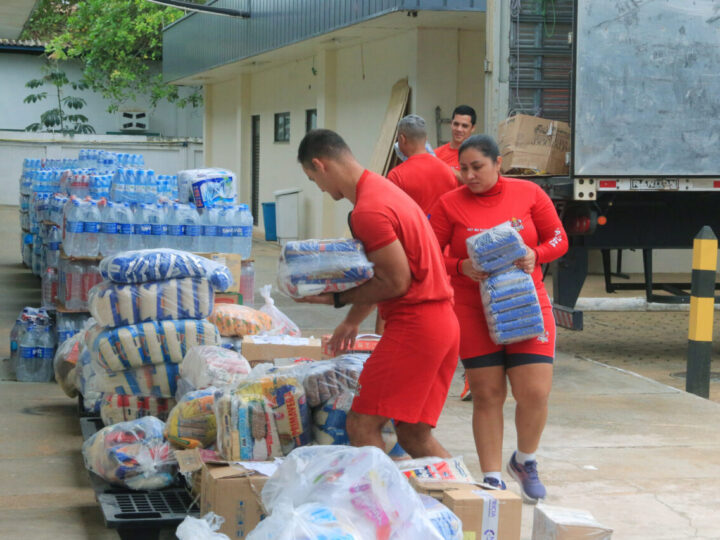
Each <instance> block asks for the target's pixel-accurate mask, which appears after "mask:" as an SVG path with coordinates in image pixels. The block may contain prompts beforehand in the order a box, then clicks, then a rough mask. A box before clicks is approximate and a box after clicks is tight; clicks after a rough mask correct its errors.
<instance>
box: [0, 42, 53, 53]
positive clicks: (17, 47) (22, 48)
mask: <svg viewBox="0 0 720 540" xmlns="http://www.w3.org/2000/svg"><path fill="white" fill-rule="evenodd" d="M45 45H46V44H45V43H44V42H41V41H35V40H34V39H0V52H13V53H25V54H42V53H44V52H45Z"/></svg>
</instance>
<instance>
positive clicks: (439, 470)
mask: <svg viewBox="0 0 720 540" xmlns="http://www.w3.org/2000/svg"><path fill="white" fill-rule="evenodd" d="M397 466H398V468H399V469H400V471H401V472H402V474H404V475H405V476H406V477H408V478H420V479H422V480H452V481H454V482H475V479H474V478H473V477H472V474H470V470H469V469H468V468H467V466H466V465H465V462H464V461H463V458H462V456H460V457H453V458H439V457H426V458H419V459H412V460H408V461H398V462H397Z"/></svg>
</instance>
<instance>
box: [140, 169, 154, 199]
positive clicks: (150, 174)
mask: <svg viewBox="0 0 720 540" xmlns="http://www.w3.org/2000/svg"><path fill="white" fill-rule="evenodd" d="M157 198H158V186H157V179H156V178H155V171H153V170H152V169H148V170H147V171H145V188H144V189H143V200H144V202H145V203H146V204H149V203H154V202H156V201H157Z"/></svg>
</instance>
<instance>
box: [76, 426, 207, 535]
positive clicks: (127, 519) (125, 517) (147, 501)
mask: <svg viewBox="0 0 720 540" xmlns="http://www.w3.org/2000/svg"><path fill="white" fill-rule="evenodd" d="M102 427H103V423H102V419H101V418H98V417H84V418H80V430H81V431H82V436H83V440H87V439H88V438H90V437H91V436H92V435H93V434H95V433H97V432H98V431H99V430H100V429H102ZM88 472H89V471H88ZM89 475H90V483H91V484H92V487H93V490H94V491H95V498H96V499H97V501H98V503H99V504H100V509H101V510H102V513H103V519H104V521H105V526H106V527H108V528H109V529H116V530H117V532H118V534H119V535H120V538H123V539H125V538H127V539H133V540H146V539H147V540H150V539H155V538H158V536H159V534H160V530H161V529H165V528H176V527H177V526H178V525H179V524H180V522H181V521H182V520H183V519H185V517H186V516H188V515H190V516H193V517H199V516H200V508H199V507H198V505H197V504H196V503H194V502H193V500H192V498H191V497H190V494H189V493H188V491H187V490H186V489H185V487H183V486H182V485H177V486H171V487H168V488H165V489H161V490H152V491H150V490H142V491H133V490H130V489H125V488H117V487H113V486H111V485H110V484H109V483H107V482H106V481H105V480H103V479H102V478H100V477H99V476H98V475H96V474H95V473H92V472H89Z"/></svg>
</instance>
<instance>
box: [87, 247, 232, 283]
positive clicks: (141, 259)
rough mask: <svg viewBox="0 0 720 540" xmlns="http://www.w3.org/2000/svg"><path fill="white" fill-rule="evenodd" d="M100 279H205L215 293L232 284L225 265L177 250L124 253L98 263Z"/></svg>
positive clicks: (164, 249)
mask: <svg viewBox="0 0 720 540" xmlns="http://www.w3.org/2000/svg"><path fill="white" fill-rule="evenodd" d="M100 273H101V274H102V277H103V278H105V279H107V280H110V281H114V282H115V283H145V282H147V281H161V280H165V279H173V278H184V277H204V278H207V279H208V281H210V283H211V284H212V286H213V287H215V290H217V291H225V290H227V289H228V287H230V286H231V285H232V284H233V277H232V274H231V273H230V270H229V269H228V267H227V266H225V265H224V264H220V263H218V262H216V261H211V260H210V259H206V258H205V257H200V256H198V255H193V254H192V253H188V252H187V251H180V250H177V249H168V248H160V249H141V250H137V251H123V252H121V253H116V254H115V255H111V256H109V257H105V258H104V259H103V260H102V261H100Z"/></svg>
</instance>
